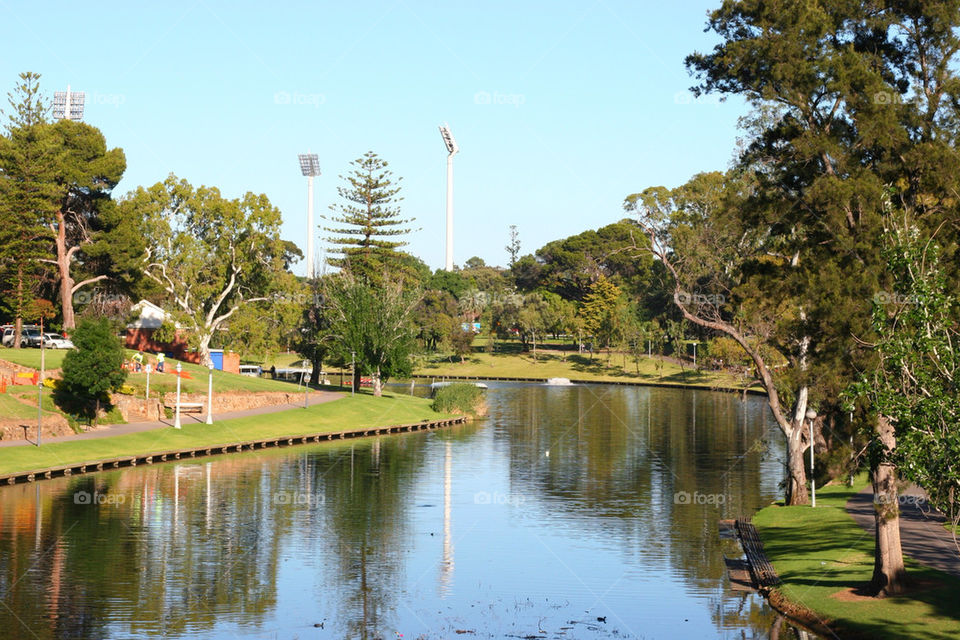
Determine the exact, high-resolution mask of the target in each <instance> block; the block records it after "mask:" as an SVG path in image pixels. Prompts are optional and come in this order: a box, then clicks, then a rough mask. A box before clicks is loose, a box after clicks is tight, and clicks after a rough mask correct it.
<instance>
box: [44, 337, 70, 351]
mask: <svg viewBox="0 0 960 640" xmlns="http://www.w3.org/2000/svg"><path fill="white" fill-rule="evenodd" d="M43 346H44V347H45V348H47V349H73V348H74V347H73V342H72V341H71V340H70V338H64V337H63V336H62V335H60V334H59V333H45V334H43Z"/></svg>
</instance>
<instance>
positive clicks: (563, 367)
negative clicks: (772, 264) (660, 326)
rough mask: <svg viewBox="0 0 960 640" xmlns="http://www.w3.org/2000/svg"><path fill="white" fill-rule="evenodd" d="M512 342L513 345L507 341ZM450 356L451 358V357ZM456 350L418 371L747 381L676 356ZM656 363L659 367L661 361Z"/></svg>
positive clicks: (724, 383)
mask: <svg viewBox="0 0 960 640" xmlns="http://www.w3.org/2000/svg"><path fill="white" fill-rule="evenodd" d="M508 346H512V345H508ZM451 358H452V360H453V362H451ZM457 360H458V358H457V356H442V355H438V356H429V357H427V358H426V359H425V360H424V359H421V360H419V361H418V362H417V366H416V369H415V371H416V373H417V375H422V376H436V377H443V376H475V377H480V378H482V377H484V376H493V377H506V378H537V379H545V378H571V379H580V380H591V381H596V382H627V381H633V382H642V383H648V384H657V383H672V384H698V385H708V386H715V387H727V388H738V389H739V388H742V387H743V381H742V380H740V379H739V378H738V377H737V376H735V375H733V374H731V373H727V372H725V371H707V370H702V369H701V370H699V371H694V370H693V368H692V367H690V366H684V367H683V368H681V367H680V365H678V364H675V363H674V362H672V361H668V360H663V361H658V359H657V358H656V357H652V358H647V357H646V356H643V357H641V358H640V361H639V373H638V372H637V368H638V364H637V363H635V362H634V360H633V358H632V357H631V356H630V355H627V356H626V363H625V364H624V355H623V354H621V353H613V354H611V355H610V356H609V358H608V356H607V354H606V353H595V354H594V356H593V358H592V359H591V358H590V354H589V353H582V354H581V353H577V352H575V351H559V350H550V349H545V350H541V349H538V350H537V358H536V359H534V357H533V353H532V352H519V351H518V350H513V351H512V352H506V353H485V352H483V353H481V352H476V351H475V352H474V353H471V354H468V355H467V356H466V357H465V361H464V362H458V361H457ZM658 363H659V364H660V365H661V367H658Z"/></svg>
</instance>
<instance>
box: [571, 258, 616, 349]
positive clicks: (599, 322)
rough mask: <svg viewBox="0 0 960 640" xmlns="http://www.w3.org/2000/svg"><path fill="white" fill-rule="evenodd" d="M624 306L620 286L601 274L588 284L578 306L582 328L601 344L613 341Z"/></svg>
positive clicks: (604, 344)
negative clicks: (587, 290)
mask: <svg viewBox="0 0 960 640" xmlns="http://www.w3.org/2000/svg"><path fill="white" fill-rule="evenodd" d="M625 306H626V301H625V300H624V298H623V294H622V292H621V291H620V287H618V286H617V285H615V284H613V283H612V282H610V281H609V280H607V278H606V277H605V276H603V275H601V276H600V277H599V278H597V281H596V282H594V283H593V284H592V285H591V286H590V289H589V292H588V293H587V296H586V298H585V299H584V301H583V304H582V305H581V306H580V317H581V318H582V319H583V328H584V330H585V331H587V333H589V334H590V335H592V336H594V338H596V340H597V341H598V342H599V343H600V345H601V346H609V345H611V344H613V343H615V342H616V340H617V339H618V337H619V331H620V330H621V328H622V320H623V317H624V316H623V311H624V308H625Z"/></svg>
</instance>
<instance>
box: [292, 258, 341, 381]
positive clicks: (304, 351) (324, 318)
mask: <svg viewBox="0 0 960 640" xmlns="http://www.w3.org/2000/svg"><path fill="white" fill-rule="evenodd" d="M323 277H324V278H331V277H335V276H323ZM304 291H305V292H306V294H305V297H307V300H306V301H305V303H304V304H302V305H301V314H300V323H299V326H298V327H296V338H295V339H294V342H293V344H294V349H296V351H297V353H298V354H300V355H301V356H303V357H304V358H306V359H307V360H308V361H309V362H310V363H311V365H312V366H313V371H312V373H311V374H310V383H311V384H317V383H319V381H320V371H321V369H322V368H323V361H324V359H325V358H326V357H327V354H328V353H329V352H330V343H331V339H332V338H331V335H330V325H331V322H330V313H329V309H328V306H327V304H326V303H325V301H324V298H323V284H322V282H321V279H320V278H314V279H313V281H312V282H310V283H309V284H308V285H307V287H306V288H305V289H304Z"/></svg>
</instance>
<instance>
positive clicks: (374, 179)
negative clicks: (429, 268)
mask: <svg viewBox="0 0 960 640" xmlns="http://www.w3.org/2000/svg"><path fill="white" fill-rule="evenodd" d="M350 164H351V166H352V167H353V170H352V171H351V172H350V173H349V174H348V175H347V176H345V177H344V176H340V178H341V180H344V181H345V183H346V184H345V185H343V186H339V187H337V193H339V194H340V197H341V198H342V199H343V200H344V201H345V203H344V204H337V205H331V206H330V209H331V211H334V212H335V213H336V215H333V216H330V217H329V218H327V219H328V220H329V221H330V222H332V223H336V224H338V225H340V226H336V227H324V230H325V231H328V232H330V233H333V234H335V235H333V236H330V237H328V238H327V241H328V242H329V243H331V244H332V245H333V247H334V248H333V251H334V253H337V254H338V255H339V257H333V258H330V259H329V262H330V264H331V265H333V266H335V267H341V268H349V269H350V270H351V271H352V272H353V273H354V275H355V276H357V277H359V278H362V279H366V280H369V281H378V280H379V278H380V277H382V276H383V274H384V273H385V272H387V271H388V270H396V269H397V268H398V267H402V266H403V263H404V260H403V259H402V257H401V253H402V252H401V251H399V249H400V248H401V247H403V246H406V244H407V243H406V242H405V241H402V240H397V239H395V238H397V237H398V236H403V235H406V234H408V233H410V229H409V228H408V227H406V226H405V225H408V224H410V223H411V222H412V221H413V220H412V219H403V218H401V217H400V208H399V207H398V206H397V205H398V203H399V202H400V201H401V200H403V198H401V197H400V196H399V193H400V187H399V186H398V183H399V182H400V180H402V179H403V178H398V179H397V181H396V182H394V180H393V177H392V176H393V172H392V171H390V170H388V169H387V166H388V163H387V161H386V160H383V159H381V158H380V157H379V156H377V154H375V153H374V152H372V151H368V152H367V153H365V154H363V157H361V158H357V159H356V160H354V161H353V162H351V163H350ZM404 270H407V269H404ZM409 275H413V274H412V273H409Z"/></svg>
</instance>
